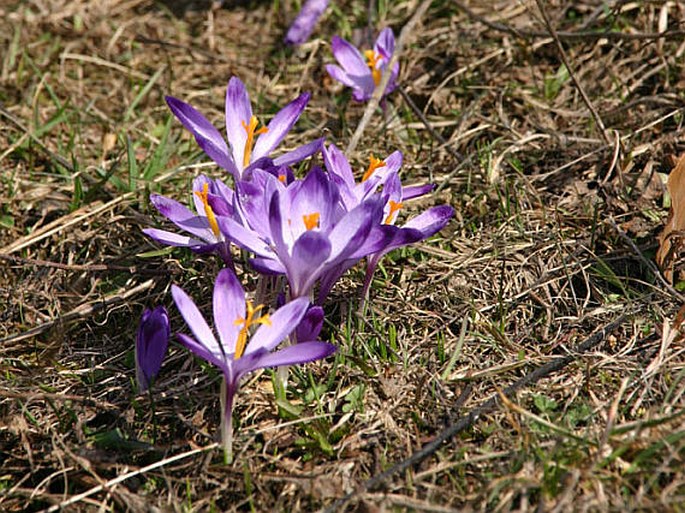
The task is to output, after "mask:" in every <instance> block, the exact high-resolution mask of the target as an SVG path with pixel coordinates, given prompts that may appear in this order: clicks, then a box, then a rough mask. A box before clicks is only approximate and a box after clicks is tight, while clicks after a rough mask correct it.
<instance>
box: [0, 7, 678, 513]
mask: <svg viewBox="0 0 685 513" xmlns="http://www.w3.org/2000/svg"><path fill="white" fill-rule="evenodd" d="M332 3H333V4H334V5H332V6H331V7H330V8H329V9H328V11H327V12H326V14H325V15H324V18H323V19H322V21H321V23H320V24H319V26H318V28H317V29H316V31H315V33H314V35H313V37H312V39H311V40H310V41H309V42H308V43H306V44H305V45H304V46H302V47H300V48H298V49H295V50H293V49H289V48H285V47H284V46H283V44H282V38H283V34H284V31H285V29H286V27H287V25H288V23H289V22H290V21H291V20H292V18H293V16H294V14H295V12H296V10H297V8H298V6H299V2H296V1H292V0H277V1H256V0H254V1H250V2H247V1H245V2H231V1H227V2H225V4H224V5H223V6H222V7H218V6H217V5H212V4H210V3H209V2H204V3H203V2H200V1H194V0H188V1H181V0H157V1H155V0H127V1H124V0H121V1H114V0H88V1H86V0H24V1H14V0H4V1H3V2H1V3H0V27H1V30H0V66H1V69H0V225H1V227H0V371H1V372H0V510H2V511H38V510H44V509H46V508H50V507H54V508H55V509H56V507H58V506H61V507H62V508H64V509H65V510H67V511H110V510H114V511H248V510H251V511H315V510H319V509H323V508H328V510H329V511H343V510H347V511H368V512H375V511H431V512H448V511H533V510H534V511H637V510H639V511H682V510H683V508H685V506H683V504H685V473H684V471H683V468H684V462H683V459H684V458H685V427H683V426H684V422H683V417H682V416H681V415H682V414H683V411H684V409H683V407H684V405H685V404H684V403H685V396H684V394H685V366H684V362H685V356H684V354H683V353H684V352H685V347H684V345H683V335H682V333H681V331H680V328H681V326H680V323H681V322H682V318H679V316H678V311H679V308H680V307H681V306H682V299H683V297H682V296H681V295H680V292H679V290H680V288H681V287H679V285H678V284H679V282H680V280H681V279H682V274H681V269H680V268H679V267H678V262H677V261H675V262H674V264H673V265H674V266H675V272H674V281H675V285H674V286H671V285H670V284H669V283H667V282H666V280H665V279H664V277H663V276H662V274H661V273H659V272H658V271H657V270H656V268H655V266H654V263H653V262H654V254H655V252H656V249H657V248H658V244H659V242H658V238H657V237H658V234H659V232H660V230H661V227H662V226H663V224H664V222H665V219H666V216H667V213H668V198H667V195H665V190H666V189H665V185H664V183H665V179H666V176H667V174H668V173H669V172H670V170H671V169H672V167H673V159H674V157H675V156H677V155H679V154H680V153H681V152H682V151H683V150H684V149H685V138H684V135H683V107H684V105H685V102H684V97H683V92H682V91H683V89H684V88H685V75H684V73H683V62H684V60H683V53H684V52H685V34H684V32H683V29H685V26H684V23H683V22H684V20H685V8H684V7H683V5H682V4H680V3H679V2H672V1H669V2H661V1H658V2H626V1H623V0H618V1H605V2H603V1H599V0H589V1H583V2H560V1H554V2H544V11H541V10H540V8H539V6H538V4H537V3H536V2H535V1H532V0H525V1H520V2H509V1H504V0H493V1H491V2H484V1H475V0H474V1H467V0H463V1H452V0H434V1H433V2H429V3H428V4H426V3H425V2H423V3H422V2H419V1H417V0H398V1H387V0H386V1H379V2H378V3H375V2H362V1H341V2H332ZM233 4H237V5H233ZM426 6H427V7H428V8H427V10H426V11H425V12H423V13H422V11H421V9H423V8H424V7H426ZM417 13H418V14H417ZM545 18H547V19H548V20H549V25H548V24H547V23H546V21H545ZM410 21H412V23H416V24H415V26H414V27H413V30H411V31H405V34H404V36H403V38H404V39H403V42H404V48H403V49H402V53H401V55H400V64H401V73H400V89H399V90H398V91H397V92H395V93H393V95H392V96H391V97H390V98H389V102H388V109H387V112H386V114H385V115H383V113H382V112H381V111H380V110H379V111H377V112H375V114H374V116H373V118H372V119H371V122H370V123H369V125H368V126H367V127H366V130H365V132H364V136H363V138H362V139H361V140H360V142H359V144H358V145H357V147H356V149H355V150H354V151H353V152H351V154H350V155H349V157H350V158H351V160H352V161H353V163H354V167H355V169H361V168H363V167H364V166H365V162H366V160H367V159H368V154H369V153H370V152H373V153H374V154H376V155H386V154H388V153H390V152H391V151H394V150H396V149H399V150H401V151H402V152H403V153H404V158H405V163H404V166H403V171H402V176H403V179H404V181H405V183H425V182H432V183H434V184H436V186H437V188H436V190H435V192H434V193H433V194H432V195H430V196H428V197H426V198H427V199H426V198H424V199H422V200H421V201H418V202H414V203H411V204H407V205H406V207H405V209H404V210H405V211H406V212H405V214H404V215H411V213H412V212H418V211H420V209H422V208H425V207H427V206H431V205H434V204H441V203H449V204H451V205H452V206H453V207H454V208H455V209H456V217H455V219H454V220H453V221H452V222H451V223H450V224H449V225H448V227H447V228H446V229H444V230H443V231H442V232H441V233H440V234H439V235H438V236H436V237H434V238H432V239H431V240H429V241H427V242H425V243H421V244H418V245H416V246H414V247H411V248H409V249H404V250H400V251H396V252H395V253H392V254H390V255H388V256H387V257H386V259H385V260H384V264H383V266H382V268H381V269H379V271H378V272H377V274H376V277H375V279H374V282H373V285H372V288H371V294H370V297H371V299H370V302H369V304H368V309H367V312H366V314H365V315H361V314H360V312H359V300H358V296H359V288H360V283H361V281H362V278H363V269H362V268H355V269H353V270H352V271H351V272H350V273H349V274H348V275H347V276H346V277H345V278H344V279H343V281H342V282H341V283H339V284H338V285H337V286H336V288H335V289H334V290H333V292H332V294H331V295H330V297H329V298H328V300H327V301H326V303H325V305H324V306H325V308H326V311H327V319H328V320H327V324H326V326H325V328H324V332H323V338H324V339H325V340H330V341H333V342H335V343H336V344H337V345H338V346H339V351H338V353H337V355H336V356H335V357H331V358H329V359H327V360H325V361H323V362H320V363H315V364H310V365H307V366H303V367H301V368H297V369H293V370H292V371H291V378H290V383H289V387H288V393H287V396H286V397H285V399H282V400H280V401H279V402H278V403H277V402H275V401H274V392H273V389H272V373H271V372H270V371H266V372H262V373H259V374H256V375H253V376H252V377H251V378H250V379H248V380H247V381H246V382H245V383H244V384H243V386H242V388H241V393H240V395H239V397H238V400H237V405H236V413H235V419H236V423H237V424H236V441H235V449H236V460H235V462H234V463H233V464H231V465H224V463H223V461H222V457H221V453H220V451H219V450H218V449H217V448H216V434H217V433H218V431H219V429H218V426H219V417H220V415H219V394H218V389H219V383H220V378H219V375H218V374H217V372H216V371H215V370H214V369H212V368H210V367H208V366H207V365H205V364H204V363H203V362H201V361H200V360H198V359H195V358H192V357H190V356H189V353H188V352H187V351H186V350H185V349H184V348H182V347H181V346H179V345H178V344H176V343H173V344H172V345H171V348H170V352H169V355H168V357H167V359H166V361H165V363H164V365H163V368H162V372H161V374H160V376H159V378H158V381H157V383H156V385H155V387H154V392H153V394H152V399H153V400H154V408H152V407H151V403H150V398H149V397H148V396H147V395H144V394H143V395H139V394H137V393H136V392H135V386H134V376H135V371H134V357H133V344H134V339H135V332H136V326H137V322H138V319H139V317H140V314H141V312H142V310H143V308H144V307H150V306H152V305H154V304H157V303H163V304H165V305H167V306H168V307H169V309H170V312H171V314H172V326H173V327H174V328H175V330H179V331H184V330H185V328H184V327H183V323H182V320H181V319H180V316H179V315H178V313H177V312H176V311H175V309H174V308H173V307H172V303H171V298H170V294H169V288H170V285H171V283H178V284H180V285H182V286H183V287H184V288H185V289H186V290H188V291H190V293H191V294H192V295H193V296H194V297H196V298H204V299H203V300H201V301H199V304H200V307H201V308H202V309H204V311H206V312H209V310H210V308H211V306H210V303H211V294H210V291H211V286H212V281H213V278H214V276H216V273H217V272H218V270H219V269H220V263H219V262H218V260H217V259H215V258H213V257H209V256H206V257H196V256H193V255H192V254H190V253H189V252H186V251H184V250H174V251H167V250H163V248H161V247H160V246H159V245H157V244H155V243H153V242H152V241H151V240H149V239H148V238H146V237H145V236H144V235H143V234H142V233H141V228H144V227H150V226H164V221H163V220H162V219H160V216H158V215H157V214H156V213H155V211H154V209H152V208H151V206H150V203H149V201H148V195H149V193H150V192H151V191H157V192H161V193H164V194H166V195H169V196H172V197H174V198H177V199H179V200H180V201H184V202H185V201H188V200H189V199H190V194H189V192H188V191H189V185H190V183H191V180H192V178H193V177H194V176H196V175H197V174H199V173H201V172H202V173H207V174H209V175H211V176H215V177H218V176H221V175H222V173H221V172H220V171H219V170H218V169H217V168H216V166H214V165H211V164H208V163H207V162H208V159H207V158H206V156H205V155H204V154H203V153H202V152H201V151H200V150H199V149H198V147H197V146H196V144H195V141H194V140H193V139H192V137H191V136H190V135H189V134H188V133H187V132H186V131H185V130H184V129H183V128H182V127H181V125H180V123H178V122H177V121H176V120H175V119H173V118H172V116H171V115H170V113H169V110H168V109H167V107H166V105H165V103H164V95H166V94H173V95H174V96H176V97H179V98H182V99H184V100H186V101H188V102H190V103H192V104H193V105H194V106H195V107H196V108H198V109H199V110H200V111H202V112H204V113H206V114H207V115H208V117H209V118H210V119H211V120H212V121H213V122H215V124H216V125H217V126H221V125H222V123H223V102H224V92H225V87H226V83H227V81H228V79H229V77H230V76H232V75H237V76H239V77H240V78H241V79H242V80H243V81H244V82H245V84H246V85H247V88H248V89H249V91H250V93H251V96H252V99H253V103H254V105H255V110H256V112H257V113H258V114H259V115H260V118H261V119H269V117H270V116H271V115H273V113H274V112H276V111H277V110H278V108H279V107H280V106H282V105H283V104H285V103H286V102H287V101H289V100H290V99H292V98H294V97H295V96H296V95H297V94H299V93H300V92H303V91H309V92H311V93H312V99H311V101H310V103H309V106H308V108H307V110H306V111H305V114H304V115H303V116H302V118H301V119H300V121H299V122H298V124H297V125H296V127H295V129H294V130H293V132H291V134H290V135H289V136H288V138H287V139H286V141H285V143H286V147H288V148H291V147H295V146H296V145H298V144H300V143H302V142H306V141H309V140H311V139H313V138H316V137H319V136H321V135H325V136H326V137H327V138H328V140H329V141H332V142H335V143H336V144H337V145H338V146H340V147H342V148H345V147H346V146H347V144H348V143H349V141H350V138H351V135H352V133H353V132H354V130H355V129H356V127H357V126H358V124H359V121H360V119H361V118H362V115H363V113H364V109H365V105H363V104H357V103H355V102H354V101H352V99H351V98H350V94H349V92H348V91H346V90H344V89H342V88H341V86H339V85H338V84H336V83H334V82H333V81H332V80H331V79H330V78H329V77H328V76H327V75H326V73H325V71H324V65H325V64H327V63H331V62H333V58H332V55H331V52H330V38H331V36H332V35H334V34H339V35H341V36H343V37H345V38H348V39H350V40H352V41H355V42H356V43H359V44H360V46H362V47H364V46H368V41H370V40H371V38H372V37H374V33H375V32H376V31H377V30H378V29H380V28H382V27H385V26H390V27H392V28H393V29H394V30H395V33H396V34H399V33H400V32H401V30H402V28H403V27H405V26H406V25H407V23H409V22H410ZM550 27H551V28H552V29H553V31H554V33H555V35H556V38H555V37H551V35H550V34H552V32H551V31H550ZM664 31H667V32H666V34H662V35H658V33H659V32H664ZM562 51H563V53H562ZM564 60H566V61H567V63H568V65H564V63H563V62H564ZM317 159H319V160H320V158H318V157H317ZM241 277H242V279H243V281H244V282H245V283H246V287H247V288H248V290H254V287H255V278H254V273H251V272H244V273H242V274H241ZM507 387H511V388H507ZM422 447H423V448H425V449H424V450H423V452H419V451H421V449H422ZM384 471H388V472H386V473H385V474H384V473H383V472H384ZM346 496H347V497H346ZM344 497H345V501H340V499H342V498H344Z"/></svg>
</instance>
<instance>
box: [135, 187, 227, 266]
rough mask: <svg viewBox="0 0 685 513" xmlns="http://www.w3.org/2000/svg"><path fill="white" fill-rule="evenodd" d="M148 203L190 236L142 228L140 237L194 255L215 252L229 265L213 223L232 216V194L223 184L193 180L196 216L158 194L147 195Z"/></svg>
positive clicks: (215, 224) (224, 248) (175, 202)
mask: <svg viewBox="0 0 685 513" xmlns="http://www.w3.org/2000/svg"><path fill="white" fill-rule="evenodd" d="M150 201H151V202H152V204H153V205H154V206H155V208H156V209H157V210H158V211H159V213H160V214H162V215H163V216H164V217H166V218H167V219H169V221H171V222H172V223H174V224H175V225H176V226H178V227H179V228H180V229H181V230H183V231H184V232H187V233H189V234H190V235H184V234H179V233H176V232H170V231H167V230H160V229H157V228H145V229H144V230H143V233H145V234H146V235H148V236H149V237H151V238H152V239H154V240H156V241H157V242H160V243H162V244H166V245H168V246H179V247H187V248H190V249H191V250H192V251H194V252H196V253H207V252H211V251H217V252H218V253H219V254H220V255H221V257H222V258H223V259H224V262H226V264H227V265H229V264H230V263H231V253H230V251H229V242H228V241H227V240H226V239H225V237H224V236H223V234H222V233H221V231H220V230H219V226H218V224H217V221H216V220H217V216H222V215H232V214H233V207H232V205H233V191H232V190H231V189H230V188H229V187H228V186H227V185H226V184H224V183H223V182H221V181H220V180H212V179H210V178H207V177H206V176H204V175H200V176H198V177H197V178H196V179H195V180H193V201H194V203H195V210H196V213H193V212H192V211H191V210H190V209H189V208H187V207H186V206H184V205H182V204H181V203H179V202H178V201H175V200H172V199H170V198H167V197H166V196H161V195H159V194H151V195H150Z"/></svg>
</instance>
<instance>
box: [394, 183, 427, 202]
mask: <svg viewBox="0 0 685 513" xmlns="http://www.w3.org/2000/svg"><path fill="white" fill-rule="evenodd" d="M434 188H435V185H433V184H432V183H429V184H426V185H409V186H407V187H402V201H406V200H410V199H414V198H418V197H419V196H423V195H424V194H428V193H429V192H431V191H432V190H433V189H434Z"/></svg>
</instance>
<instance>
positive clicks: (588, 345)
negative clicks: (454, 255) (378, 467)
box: [323, 314, 628, 513]
mask: <svg viewBox="0 0 685 513" xmlns="http://www.w3.org/2000/svg"><path fill="white" fill-rule="evenodd" d="M627 318H628V314H623V315H621V316H619V317H618V318H617V319H616V320H614V321H612V322H610V323H609V324H606V325H605V326H604V327H602V328H601V329H600V330H599V331H596V332H595V333H593V334H592V335H590V336H589V337H588V338H587V339H585V341H584V342H583V343H581V344H580V345H578V346H577V347H576V348H575V350H574V351H573V352H572V353H571V354H569V355H567V356H561V357H558V358H555V359H554V360H552V361H550V362H548V363H546V364H545V365H542V366H540V367H538V368H537V369H535V370H534V371H532V372H530V373H528V374H526V375H525V376H524V377H522V378H521V379H519V380H518V381H516V382H514V383H513V384H512V385H509V386H508V387H507V388H505V389H504V390H503V391H502V392H501V394H503V395H504V396H505V397H507V398H510V397H513V395H514V394H515V393H516V392H518V391H519V390H521V389H523V388H525V387H527V386H529V385H532V384H534V383H536V382H537V381H539V380H540V379H542V378H544V377H547V376H549V375H550V374H552V373H554V372H557V371H559V370H561V369H563V368H564V367H566V366H567V365H568V364H570V363H571V362H573V361H574V360H576V358H578V357H580V356H584V355H585V353H587V352H588V351H590V350H591V349H593V348H594V347H595V346H596V345H597V344H599V343H600V342H601V341H602V340H604V338H605V337H606V336H607V335H608V334H609V333H611V332H612V331H613V330H615V329H616V328H618V327H619V326H620V325H621V324H623V322H624V321H625V320H626V319H627ZM500 404H501V398H500V394H499V393H495V394H494V395H493V396H492V397H490V399H488V400H487V401H485V403H483V405H482V406H479V407H477V408H475V409H474V410H472V411H471V412H470V413H469V414H468V415H465V416H463V417H461V418H459V420H457V421H456V422H455V423H454V424H452V425H451V426H449V427H448V428H446V429H444V430H443V431H441V432H440V433H438V435H437V436H436V437H435V438H434V439H433V440H432V441H431V442H428V443H427V444H426V445H424V446H423V447H422V448H421V449H419V450H418V451H416V452H415V453H414V454H412V455H411V456H409V457H408V458H407V459H405V460H403V461H400V462H399V463H396V464H395V465H393V466H392V467H390V468H389V469H388V470H386V471H385V472H382V473H380V474H378V475H376V476H374V477H372V478H371V479H368V480H367V481H365V482H364V483H362V484H361V485H360V486H359V487H357V489H356V490H354V491H353V492H350V493H348V494H347V495H345V496H344V497H342V498H340V499H338V500H337V501H335V502H334V503H333V504H331V505H330V506H328V507H327V508H326V509H325V510H323V511H324V513H333V512H334V511H339V510H340V508H342V507H343V506H345V505H346V504H347V503H348V502H350V501H351V500H352V499H353V498H354V497H356V496H357V495H359V494H361V493H363V492H365V491H371V490H374V489H376V488H378V487H379V486H380V485H381V484H382V483H383V482H385V481H387V480H388V479H389V478H390V477H392V476H394V475H395V474H399V473H401V472H404V471H406V470H407V469H409V468H410V467H412V466H414V465H417V464H418V463H421V462H422V461H423V460H425V459H426V458H428V457H429V456H430V455H432V454H433V453H435V452H436V451H437V450H438V449H439V448H440V446H442V444H443V443H444V442H446V441H448V440H450V439H451V438H453V437H455V436H456V435H457V434H459V433H461V432H462V431H464V430H465V429H468V428H469V427H471V426H472V425H473V424H474V423H475V422H476V421H477V420H479V419H480V418H481V417H482V416H483V415H487V414H489V413H492V412H494V411H496V410H497V409H498V408H499V406H500Z"/></svg>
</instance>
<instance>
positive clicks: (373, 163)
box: [362, 154, 385, 182]
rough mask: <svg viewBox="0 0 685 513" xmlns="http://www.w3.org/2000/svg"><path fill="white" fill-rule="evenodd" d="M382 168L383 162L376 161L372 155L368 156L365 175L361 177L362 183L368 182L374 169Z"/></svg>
mask: <svg viewBox="0 0 685 513" xmlns="http://www.w3.org/2000/svg"><path fill="white" fill-rule="evenodd" d="M384 166H385V160H381V159H377V158H376V157H374V156H373V154H371V155H369V167H367V168H366V173H364V176H362V182H365V181H366V180H368V179H369V178H370V177H371V175H372V174H373V172H374V171H375V170H376V169H378V168H379V167H384Z"/></svg>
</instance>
